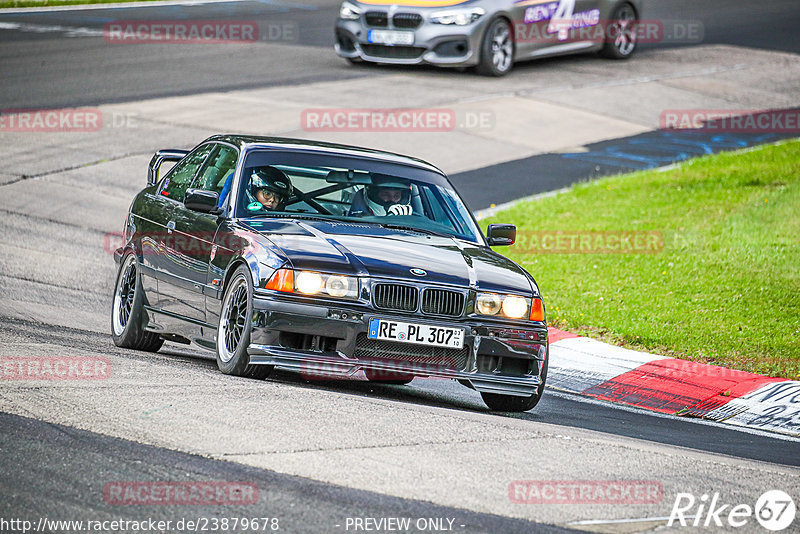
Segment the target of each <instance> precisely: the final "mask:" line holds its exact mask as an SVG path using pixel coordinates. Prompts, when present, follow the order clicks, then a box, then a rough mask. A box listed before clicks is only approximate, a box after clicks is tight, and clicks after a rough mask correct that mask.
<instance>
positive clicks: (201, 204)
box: [183, 189, 222, 215]
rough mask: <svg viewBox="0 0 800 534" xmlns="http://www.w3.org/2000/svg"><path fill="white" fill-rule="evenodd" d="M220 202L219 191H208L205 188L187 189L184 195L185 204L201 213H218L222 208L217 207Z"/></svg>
mask: <svg viewBox="0 0 800 534" xmlns="http://www.w3.org/2000/svg"><path fill="white" fill-rule="evenodd" d="M217 204H219V193H217V192H216V191H206V190H205V189H187V190H186V195H185V196H184V197H183V205H184V206H186V208H187V209H190V210H192V211H199V212H201V213H211V214H212V215H218V214H220V213H222V210H221V209H219V208H218V207H217Z"/></svg>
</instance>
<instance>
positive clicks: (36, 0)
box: [0, 0, 156, 9]
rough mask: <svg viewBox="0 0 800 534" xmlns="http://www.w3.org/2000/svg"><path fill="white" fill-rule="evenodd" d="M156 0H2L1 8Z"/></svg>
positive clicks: (0, 1)
mask: <svg viewBox="0 0 800 534" xmlns="http://www.w3.org/2000/svg"><path fill="white" fill-rule="evenodd" d="M153 1H156V0H0V9H2V8H19V7H52V6H76V5H82V4H122V3H128V2H153Z"/></svg>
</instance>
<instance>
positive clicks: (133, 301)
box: [111, 251, 164, 352]
mask: <svg viewBox="0 0 800 534" xmlns="http://www.w3.org/2000/svg"><path fill="white" fill-rule="evenodd" d="M145 326H147V314H146V313H145V311H144V290H143V289H142V280H141V274H140V273H139V264H138V262H137V261H136V256H134V255H133V253H132V252H130V251H128V252H127V253H126V254H125V255H124V256H123V257H122V261H121V262H120V264H119V271H117V279H116V281H115V283H114V297H113V298H112V302H111V337H112V338H113V339H114V344H115V345H116V346H118V347H122V348H125V349H134V350H145V351H147V352H156V351H157V350H158V349H160V348H161V345H163V344H164V340H163V339H162V338H161V336H159V335H158V334H157V333H155V332H148V331H147V330H145Z"/></svg>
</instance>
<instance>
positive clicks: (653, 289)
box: [482, 141, 800, 380]
mask: <svg viewBox="0 0 800 534" xmlns="http://www.w3.org/2000/svg"><path fill="white" fill-rule="evenodd" d="M492 222H508V223H513V224H516V225H517V232H518V239H517V244H515V245H514V246H512V247H510V248H508V249H500V252H502V253H503V254H507V255H508V256H509V257H511V258H512V259H514V260H515V261H517V262H519V263H520V264H521V265H523V266H524V267H525V268H526V269H528V270H529V271H530V272H531V273H532V274H533V275H534V277H535V278H536V281H537V283H538V284H539V287H540V289H541V291H542V294H543V295H544V301H545V305H546V307H547V313H548V322H549V324H551V325H552V326H555V327H558V328H563V329H568V330H570V331H573V332H576V333H579V334H583V335H588V336H591V337H594V338H599V339H603V340H604V341H608V342H611V343H616V344H618V345H622V346H627V347H629V348H635V349H640V350H646V351H648V352H654V353H658V354H663V355H666V356H671V357H675V358H683V359H687V360H693V361H699V362H704V363H711V364H715V365H721V366H725V367H730V368H735V369H741V370H744V371H750V372H754V373H760V374H766V375H769V376H781V377H786V378H791V379H795V380H797V379H800V367H799V365H798V364H799V363H800V142H798V141H791V142H786V143H782V144H779V145H770V146H762V147H759V148H756V149H753V150H749V151H743V152H737V153H723V154H718V155H714V156H707V157H703V158H699V159H695V160H691V161H689V162H686V163H684V164H682V165H681V166H680V167H678V168H675V169H672V170H669V171H662V172H658V171H646V172H638V173H634V174H628V175H623V176H615V177H611V178H605V179H601V180H597V181H594V182H591V183H587V184H581V185H578V186H576V187H574V188H572V189H571V190H570V191H568V192H565V193H562V194H559V195H556V196H553V197H547V198H542V199H539V200H534V201H529V202H523V203H520V204H517V205H515V206H514V207H512V208H510V209H509V210H507V211H504V212H502V213H499V214H497V215H495V216H494V217H492V219H487V220H484V221H482V225H483V226H484V228H485V226H486V225H487V224H489V223H492ZM559 233H560V234H559ZM637 233H641V234H640V235H642V236H643V237H642V238H636V237H635V236H636V234H637ZM551 235H552V236H553V237H546V236H551ZM558 235H561V236H562V237H561V241H560V242H559V241H557V239H558ZM615 235H616V236H617V239H616V240H615V239H614V238H613V237H610V236H615ZM626 235H627V236H628V237H629V238H630V242H631V243H632V245H636V244H637V243H636V242H635V240H636V239H639V241H638V244H639V245H641V248H639V250H638V251H639V252H644V253H632V252H633V251H632V250H628V251H626V252H627V253H619V252H617V253H598V250H606V251H608V250H610V249H613V248H614V244H615V243H617V244H618V247H619V246H622V247H623V248H625V246H623V245H620V244H619V243H623V242H625V240H626V238H625V237H624V236H626ZM653 235H655V236H657V237H658V239H659V240H660V243H663V248H661V249H660V250H658V248H659V247H658V246H654V247H649V248H650V250H648V244H652V236H653ZM574 236H577V237H574ZM581 236H585V237H583V239H584V241H581V240H580V239H581ZM619 239H622V241H619V243H618V240H619ZM648 239H649V240H650V241H648ZM582 245H586V246H582ZM598 247H599V248H598ZM554 248H559V249H560V250H561V253H547V252H548V251H550V252H552V250H553V249H554ZM631 248H636V247H635V246H632V247H631ZM565 251H570V253H563V252H565Z"/></svg>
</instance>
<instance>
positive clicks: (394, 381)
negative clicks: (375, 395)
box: [364, 369, 414, 386]
mask: <svg viewBox="0 0 800 534" xmlns="http://www.w3.org/2000/svg"><path fill="white" fill-rule="evenodd" d="M364 374H365V375H366V377H367V380H369V381H370V382H374V383H376V384H389V385H394V386H405V385H406V384H408V383H409V382H411V381H412V380H414V375H406V374H403V373H396V372H394V371H379V370H376V369H364ZM387 376H391V377H392V378H386V377H387Z"/></svg>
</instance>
